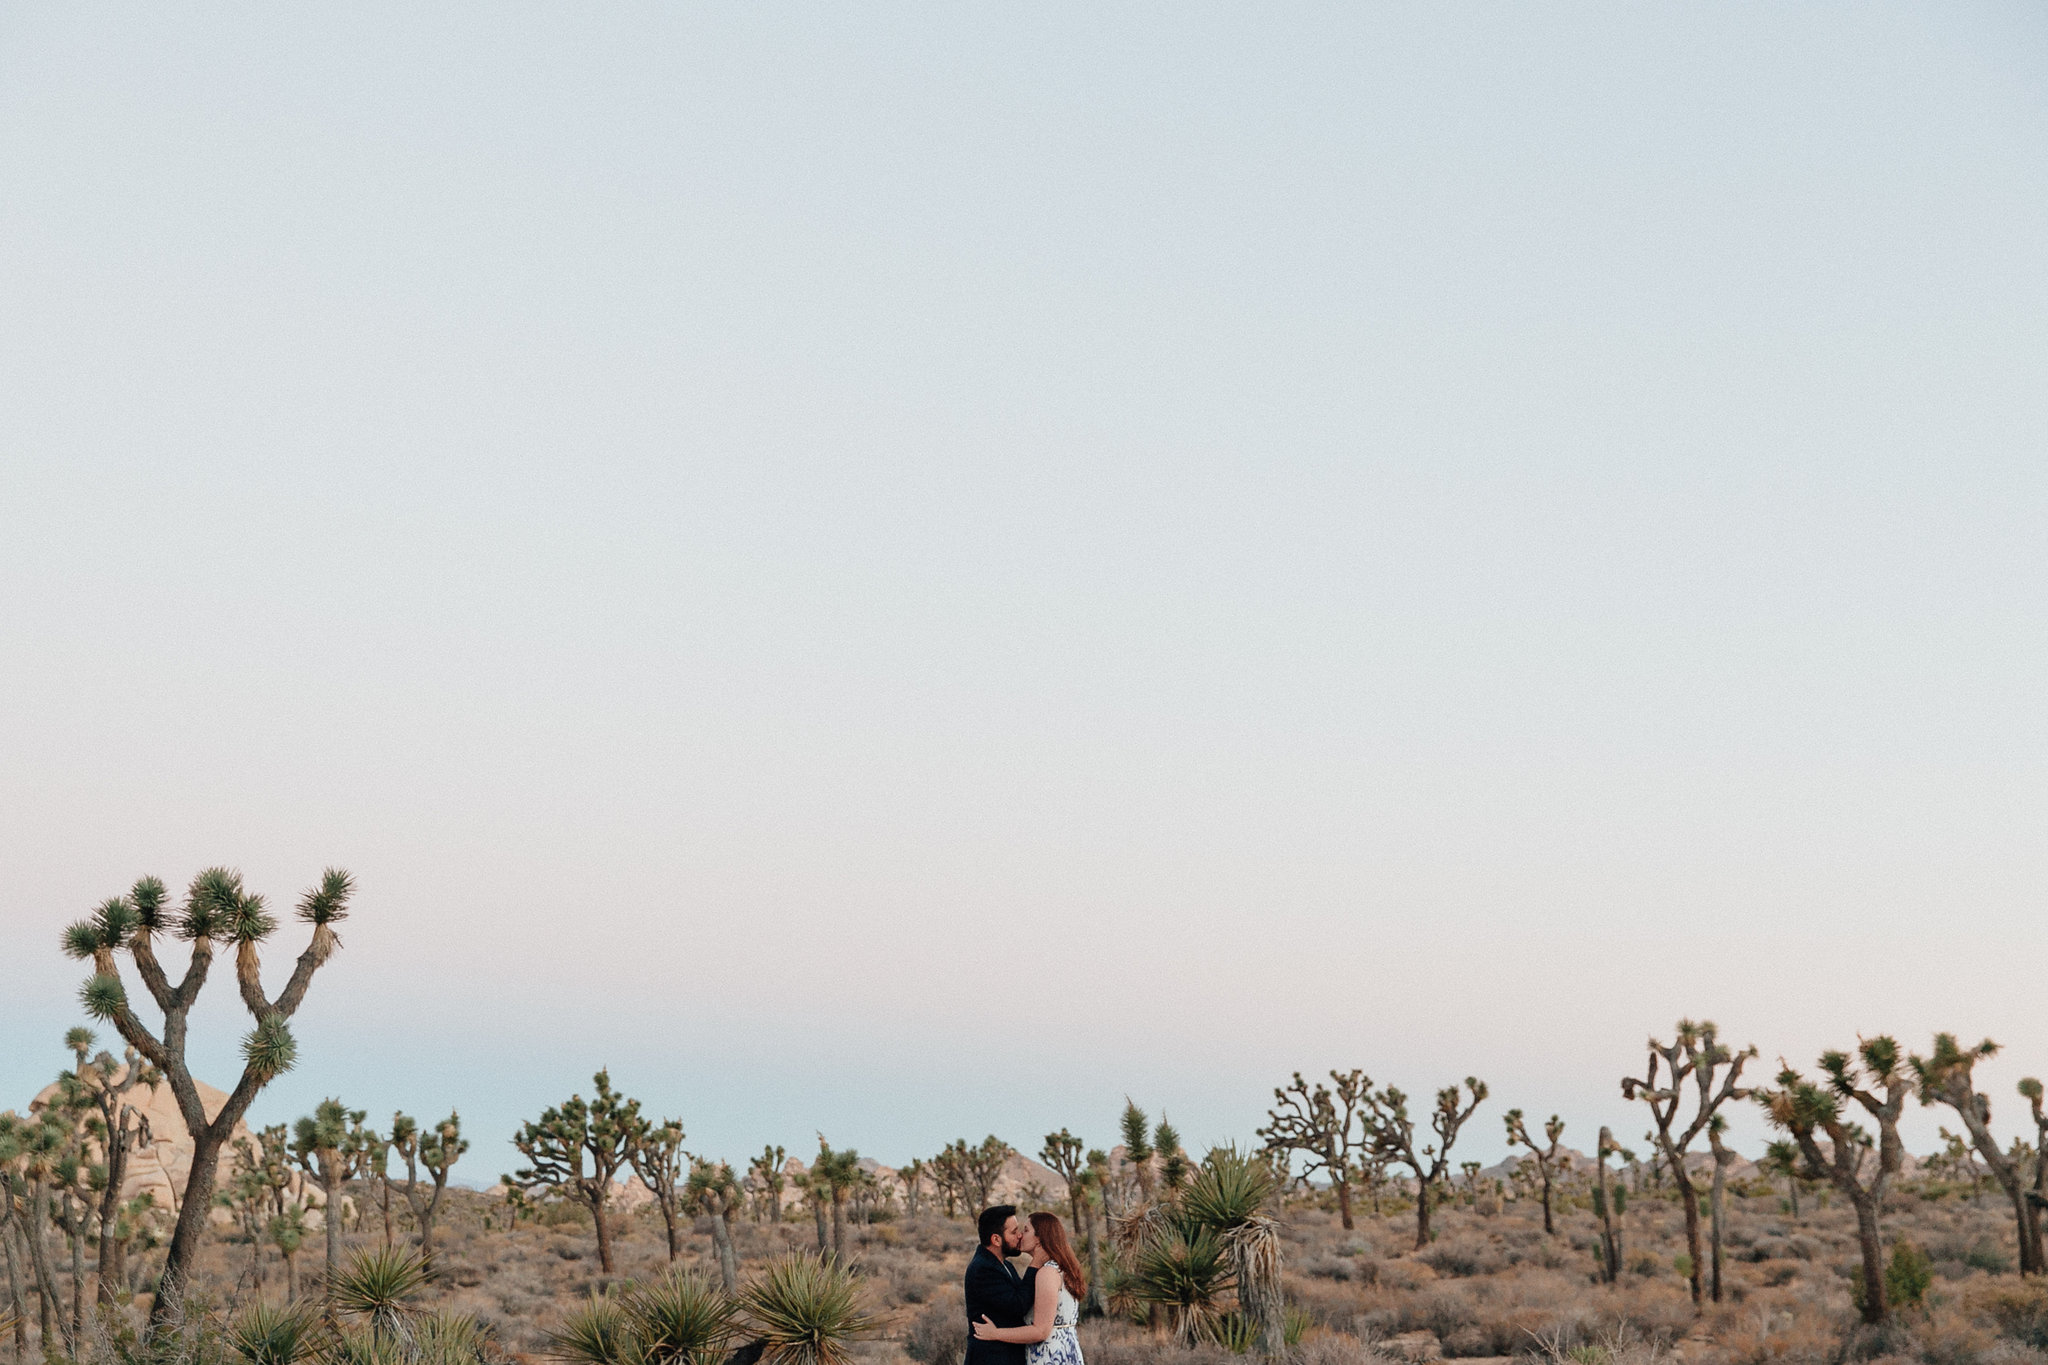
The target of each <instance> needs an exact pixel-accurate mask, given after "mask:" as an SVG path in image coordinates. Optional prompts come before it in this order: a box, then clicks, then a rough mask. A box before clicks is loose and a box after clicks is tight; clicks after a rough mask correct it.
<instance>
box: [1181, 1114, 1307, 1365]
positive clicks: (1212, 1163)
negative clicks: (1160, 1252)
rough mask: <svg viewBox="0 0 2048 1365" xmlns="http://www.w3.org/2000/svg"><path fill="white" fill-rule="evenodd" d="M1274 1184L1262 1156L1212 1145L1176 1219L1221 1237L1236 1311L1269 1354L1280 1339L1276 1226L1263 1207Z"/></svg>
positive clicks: (1183, 1194) (1281, 1342) (1277, 1349)
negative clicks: (1235, 1300) (1233, 1287)
mask: <svg viewBox="0 0 2048 1365" xmlns="http://www.w3.org/2000/svg"><path fill="white" fill-rule="evenodd" d="M1276 1184H1277V1182H1276V1180H1275V1178H1274V1174H1273V1168H1272V1166H1271V1165H1269V1164H1268V1163H1267V1162H1266V1161H1265V1160H1264V1159H1263V1158H1262V1157H1260V1156H1258V1155H1254V1154H1249V1153H1245V1152H1240V1151H1239V1150H1238V1149H1237V1148H1236V1147H1234V1146H1226V1147H1215V1148H1211V1149H1210V1151H1209V1155H1208V1156H1207V1157H1205V1158H1203V1160H1202V1165H1201V1168H1200V1169H1199V1170H1197V1171H1196V1172H1195V1175H1194V1179H1193V1180H1191V1181H1190V1182H1189V1183H1188V1186H1187V1188H1186V1189H1185V1190H1183V1191H1182V1192H1181V1198H1180V1217H1181V1220H1182V1221H1183V1222H1186V1223H1190V1224H1193V1225H1195V1226H1198V1227H1202V1228H1206V1229H1208V1230H1209V1231H1211V1232H1213V1233H1215V1234H1216V1236H1217V1239H1218V1240H1219V1241H1220V1242H1221V1243H1222V1246H1223V1251H1224V1255H1225V1257H1226V1258H1227V1260H1228V1262H1229V1266H1230V1277H1231V1279H1232V1281H1233V1282H1234V1283H1235V1284H1236V1286H1237V1306H1238V1311H1239V1313H1240V1315H1241V1316H1242V1317H1243V1318H1244V1319H1245V1320H1246V1321H1247V1322H1248V1323H1249V1324H1250V1325H1251V1330H1252V1332H1253V1333H1254V1336H1255V1339H1256V1341H1255V1344H1256V1345H1257V1346H1258V1348H1259V1351H1260V1353H1261V1354H1263V1355H1269V1356H1271V1355H1278V1354H1279V1353H1280V1352H1281V1350H1283V1349H1284V1348H1285V1344H1286V1343H1285V1340H1284V1337H1285V1331H1286V1324H1285V1318H1284V1314H1283V1309H1282V1300H1281V1296H1280V1228H1279V1225H1278V1224H1277V1223H1275V1222H1274V1221H1273V1219H1272V1217H1271V1216H1270V1215H1269V1214H1268V1212H1267V1205H1268V1204H1269V1203H1270V1201H1271V1200H1272V1198H1273V1195H1274V1193H1275V1188H1276ZM1226 1344H1227V1343H1226ZM1233 1349H1234V1348H1233Z"/></svg>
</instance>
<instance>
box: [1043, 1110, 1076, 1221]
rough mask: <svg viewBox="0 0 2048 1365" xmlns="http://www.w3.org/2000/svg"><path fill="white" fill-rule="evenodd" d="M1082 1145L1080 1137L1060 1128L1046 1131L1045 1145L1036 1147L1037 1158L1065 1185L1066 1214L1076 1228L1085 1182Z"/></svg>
mask: <svg viewBox="0 0 2048 1365" xmlns="http://www.w3.org/2000/svg"><path fill="white" fill-rule="evenodd" d="M1084 1146H1085V1144H1084V1143H1082V1141H1081V1139H1079V1138H1077V1137H1075V1136H1074V1135H1073V1134H1072V1133H1070V1132H1068V1131H1067V1130H1066V1129H1064V1128H1062V1129H1060V1130H1059V1131H1058V1132H1057V1133H1047V1134H1046V1135H1045V1145H1044V1146H1043V1147H1040V1148H1039V1149H1038V1159H1039V1160H1040V1161H1042V1162H1044V1163H1045V1164H1046V1166H1047V1167H1048V1168H1050V1169H1051V1170H1052V1172H1053V1174H1055V1175H1057V1176H1058V1177H1059V1178H1060V1180H1061V1182H1062V1183H1064V1184H1065V1185H1066V1187H1067V1215H1068V1217H1070V1218H1072V1219H1073V1220H1074V1226H1075V1227H1076V1228H1078V1227H1080V1226H1081V1194H1082V1190H1083V1188H1084V1186H1085V1183H1086V1182H1085V1179H1084V1174H1085V1172H1086V1171H1087V1165H1086V1163H1085V1162H1084V1160H1083V1158H1082V1151H1083V1148H1084Z"/></svg>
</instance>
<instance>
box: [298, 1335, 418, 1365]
mask: <svg viewBox="0 0 2048 1365" xmlns="http://www.w3.org/2000/svg"><path fill="white" fill-rule="evenodd" d="M320 1365H412V1362H411V1356H410V1354H409V1353H408V1352H407V1350H406V1348H405V1346H404V1344H403V1343H402V1342H400V1341H398V1340H397V1339H395V1338H391V1337H381V1336H378V1335H377V1334H376V1333H375V1332H365V1331H362V1330H361V1329H359V1328H358V1329H353V1330H346V1331H341V1332H337V1333H335V1335H334V1338H333V1340H332V1341H330V1342H329V1343H328V1345H327V1349H326V1350H325V1351H323V1352H322V1353H321V1356H320Z"/></svg>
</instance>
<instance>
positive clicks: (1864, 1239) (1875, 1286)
mask: <svg viewBox="0 0 2048 1365" xmlns="http://www.w3.org/2000/svg"><path fill="white" fill-rule="evenodd" d="M1855 1204H1856V1243H1857V1246H1858V1247H1859V1248H1861V1250H1862V1252H1863V1268H1862V1274H1863V1320H1864V1321H1865V1322H1872V1323H1876V1322H1883V1321H1884V1319H1885V1314H1886V1313H1887V1312H1889V1311H1890V1309H1891V1305H1889V1304H1887V1303H1886V1302H1885V1300H1884V1251H1883V1248H1882V1247H1881V1246H1879V1244H1878V1240H1877V1201H1876V1200H1875V1199H1871V1198H1867V1197H1864V1198H1857V1199H1856V1200H1855Z"/></svg>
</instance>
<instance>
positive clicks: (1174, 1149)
mask: <svg viewBox="0 0 2048 1365" xmlns="http://www.w3.org/2000/svg"><path fill="white" fill-rule="evenodd" d="M1152 1148H1153V1150H1154V1151H1156V1152H1157V1153H1158V1154H1159V1183H1160V1184H1162V1185H1164V1186H1166V1197H1167V1198H1168V1199H1172V1198H1175V1197H1177V1196H1178V1195H1179V1194H1180V1187H1181V1186H1183V1185H1185V1184H1187V1183H1188V1172H1189V1171H1190V1170H1192V1169H1193V1166H1192V1164H1191V1163H1190V1162H1189V1161H1188V1154H1187V1153H1186V1152H1185V1151H1183V1150H1181V1145H1180V1130H1179V1129H1178V1128H1175V1127H1174V1126H1173V1125H1172V1124H1171V1123H1169V1122H1167V1120H1166V1115H1165V1114H1161V1115H1160V1116H1159V1126H1158V1127H1157V1128H1154V1129H1153V1130H1152Z"/></svg>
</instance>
